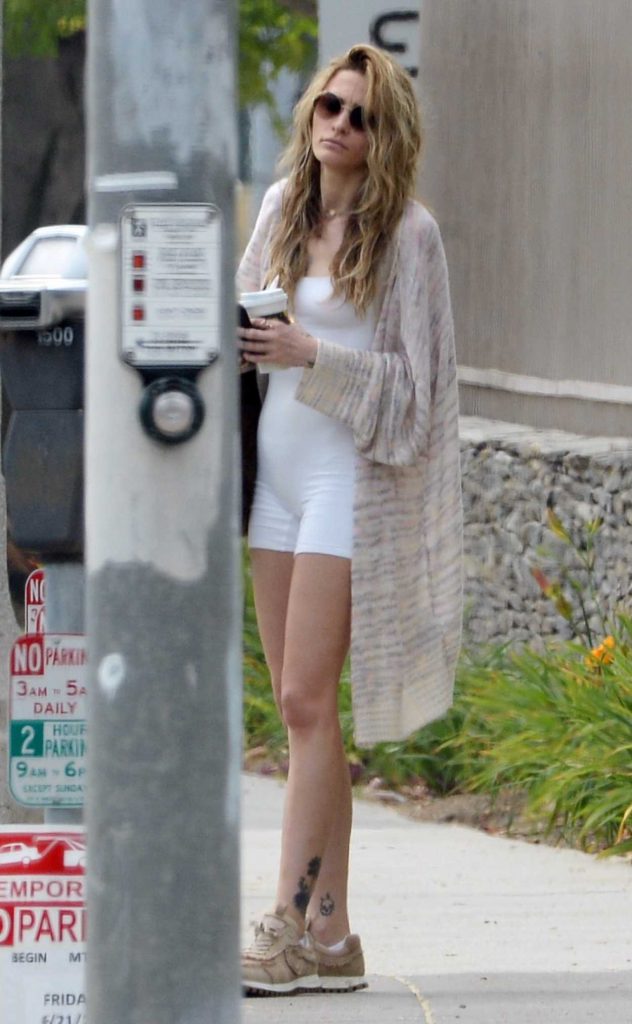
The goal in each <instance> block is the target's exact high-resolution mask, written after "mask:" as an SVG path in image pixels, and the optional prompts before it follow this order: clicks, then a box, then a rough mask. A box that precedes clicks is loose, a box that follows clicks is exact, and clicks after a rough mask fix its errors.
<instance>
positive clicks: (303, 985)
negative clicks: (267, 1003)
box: [242, 974, 322, 996]
mask: <svg viewBox="0 0 632 1024" xmlns="http://www.w3.org/2000/svg"><path fill="white" fill-rule="evenodd" d="M321 985H322V982H321V979H320V978H319V977H318V975H317V974H309V975H307V977H305V978H295V979H294V981H280V982H276V983H275V982H272V981H271V982H267V981H255V982H253V981H243V982H242V989H243V993H244V995H246V996H289V995H293V994H295V993H297V992H319V991H320V990H321Z"/></svg>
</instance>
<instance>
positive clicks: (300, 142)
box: [269, 44, 423, 314]
mask: <svg viewBox="0 0 632 1024" xmlns="http://www.w3.org/2000/svg"><path fill="white" fill-rule="evenodd" d="M338 71H357V72H359V73H360V74H361V75H364V76H365V78H366V83H367V92H366V102H365V104H364V108H365V111H366V115H367V128H366V131H367V137H368V144H369V145H368V153H367V160H366V176H365V178H364V181H363V183H362V185H361V187H360V189H359V191H358V194H357V196H356V201H355V203H354V213H353V214H352V215H351V216H350V217H349V220H348V222H347V226H346V230H345V234H344V237H343V240H342V244H341V246H340V248H339V250H338V252H337V253H336V255H335V257H334V260H333V264H332V268H331V276H332V281H333V284H334V293H335V294H338V295H342V296H344V298H345V299H346V300H347V301H350V302H352V303H353V305H354V307H355V308H356V310H357V311H358V313H361V314H363V313H365V312H366V310H367V309H368V307H369V306H370V304H371V302H372V301H373V299H374V298H375V295H376V292H377V286H378V275H379V269H380V260H381V258H382V256H383V255H384V252H385V250H386V247H387V244H388V242H389V241H390V240H391V238H392V236H393V234H394V232H395V229H396V227H397V225H398V223H399V220H400V218H401V216H402V213H403V212H404V206H405V204H406V202H407V200H408V199H409V198H410V197H411V196H412V195H414V192H415V184H416V177H417V165H418V161H419V158H420V155H421V150H422V144H423V126H422V118H421V112H420V109H419V105H418V103H417V98H416V96H415V92H414V89H413V86H412V83H411V80H410V78H409V76H408V74H407V73H406V72H405V71H404V69H403V68H401V67H400V65H399V64H397V63H396V62H395V61H394V60H392V58H391V57H389V56H388V54H386V53H385V52H384V51H383V50H378V49H377V48H376V47H374V46H369V45H364V44H362V45H359V46H352V47H351V49H350V50H348V51H347V53H345V54H343V55H342V56H341V57H337V58H335V59H334V60H332V61H331V62H330V63H329V64H327V65H326V66H325V67H324V68H322V70H320V71H319V72H317V73H316V75H315V76H314V78H313V79H312V81H311V82H310V84H309V85H308V87H307V89H306V90H305V92H304V93H303V95H302V96H301V98H300V100H299V101H298V103H297V104H296V107H295V108H294V118H293V131H292V136H291V139H290V142H289V144H288V146H287V148H286V149H285V152H284V153H283V155H282V157H281V161H280V168H281V169H283V170H287V172H288V180H287V184H286V187H285V190H284V195H283V204H282V208H281V220H280V222H279V225H278V227H277V228H276V231H275V233H274V236H273V238H272V244H271V253H270V256H271V264H270V277H269V280H270V281H272V280H273V279H274V278H277V277H278V281H279V285H280V286H281V287H282V288H284V289H285V291H286V292H287V293H288V295H289V296H290V300H291V299H292V297H293V295H294V292H295V289H296V285H297V283H298V281H299V280H300V278H301V277H304V276H305V274H306V273H307V266H308V254H307V243H308V240H309V238H310V237H313V236H315V235H316V236H318V235H319V234H320V231H321V230H322V210H321V203H320V163H319V161H318V160H316V158H315V157H314V154H313V152H312V118H313V113H314V101H315V99H316V97H317V96H318V95H319V93H321V92H324V91H325V90H326V87H327V83H328V82H329V81H330V79H331V78H332V77H333V75H335V74H336V72H338Z"/></svg>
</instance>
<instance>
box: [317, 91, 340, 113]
mask: <svg viewBox="0 0 632 1024" xmlns="http://www.w3.org/2000/svg"><path fill="white" fill-rule="evenodd" d="M316 106H317V107H318V110H319V113H321V114H322V115H324V116H325V117H336V116H337V115H338V114H339V113H340V111H341V110H342V104H341V102H340V100H339V99H338V97H337V96H336V95H335V93H333V92H324V93H323V94H322V96H319V97H318V99H317V100H316Z"/></svg>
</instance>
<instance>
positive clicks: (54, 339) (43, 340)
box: [37, 326, 75, 348]
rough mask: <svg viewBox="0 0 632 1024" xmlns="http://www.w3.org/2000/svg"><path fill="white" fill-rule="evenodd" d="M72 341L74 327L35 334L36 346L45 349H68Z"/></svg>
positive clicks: (73, 338)
mask: <svg viewBox="0 0 632 1024" xmlns="http://www.w3.org/2000/svg"><path fill="white" fill-rule="evenodd" d="M74 340H75V329H74V327H68V326H66V327H53V328H52V329H51V330H50V331H38V332H37V344H38V345H43V346H45V347H46V348H50V347H51V346H54V347H55V348H61V347H62V346H65V347H66V348H70V346H71V345H72V344H73V342H74Z"/></svg>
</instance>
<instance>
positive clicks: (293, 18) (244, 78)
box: [4, 0, 317, 110]
mask: <svg viewBox="0 0 632 1024" xmlns="http://www.w3.org/2000/svg"><path fill="white" fill-rule="evenodd" d="M85 21H86V0H4V42H5V47H6V50H7V53H8V54H9V55H11V56H18V55H21V54H30V55H32V56H53V55H55V54H56V52H57V47H58V44H59V40H60V39H61V38H63V37H64V36H68V35H72V34H73V33H74V32H77V31H80V30H81V29H83V28H85ZM238 28H239V60H238V85H239V103H240V106H242V107H246V106H253V105H256V104H259V103H263V104H265V105H266V106H268V107H270V108H271V109H273V110H274V107H275V104H274V98H273V95H272V93H271V91H270V83H271V82H272V81H274V79H275V78H277V77H278V75H279V74H280V72H281V71H282V70H283V69H288V70H290V71H301V70H302V69H303V68H306V67H309V65H310V64H311V63H312V61H313V59H314V55H315V44H316V38H317V25H316V21H315V19H314V18H312V17H309V16H307V15H305V14H302V13H298V12H297V11H296V10H294V9H293V5H292V4H291V3H290V2H287V3H283V2H282V0H239V22H238Z"/></svg>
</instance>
